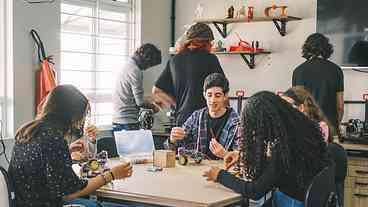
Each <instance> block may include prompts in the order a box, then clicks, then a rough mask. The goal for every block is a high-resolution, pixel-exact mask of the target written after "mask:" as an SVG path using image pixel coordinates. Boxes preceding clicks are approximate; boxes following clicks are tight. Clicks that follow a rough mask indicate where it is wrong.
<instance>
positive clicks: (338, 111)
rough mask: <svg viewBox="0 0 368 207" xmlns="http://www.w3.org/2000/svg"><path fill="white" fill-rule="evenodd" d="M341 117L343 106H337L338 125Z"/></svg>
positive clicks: (342, 115)
mask: <svg viewBox="0 0 368 207" xmlns="http://www.w3.org/2000/svg"><path fill="white" fill-rule="evenodd" d="M343 117H344V107H341V108H338V109H337V121H338V125H340V123H341V121H342V118H343Z"/></svg>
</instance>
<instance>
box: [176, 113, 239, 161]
mask: <svg viewBox="0 0 368 207" xmlns="http://www.w3.org/2000/svg"><path fill="white" fill-rule="evenodd" d="M229 110H230V114H229V117H228V119H227V122H226V124H225V126H224V128H223V129H222V132H221V134H220V137H219V143H220V144H221V145H222V146H223V147H224V148H225V150H227V151H232V150H235V149H238V139H239V133H237V131H238V127H239V122H240V120H239V115H238V114H237V113H236V112H235V110H234V109H233V108H229ZM207 123H208V109H207V107H206V108H202V109H200V110H197V111H195V112H193V114H192V115H191V116H190V117H189V118H188V119H187V120H186V121H185V123H184V124H183V126H182V127H183V128H184V130H185V137H184V139H183V140H181V141H178V142H177V144H176V147H186V148H187V149H198V150H199V151H200V152H202V153H205V154H207V150H208V145H209V142H210V140H209V138H208V137H209V136H208V132H207V130H208V126H207ZM171 147H172V145H171Z"/></svg>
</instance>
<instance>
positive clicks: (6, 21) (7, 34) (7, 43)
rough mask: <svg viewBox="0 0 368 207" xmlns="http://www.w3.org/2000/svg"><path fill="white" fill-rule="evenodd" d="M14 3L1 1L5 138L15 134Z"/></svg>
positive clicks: (0, 90) (0, 123) (0, 92)
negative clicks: (13, 71)
mask: <svg viewBox="0 0 368 207" xmlns="http://www.w3.org/2000/svg"><path fill="white" fill-rule="evenodd" d="M12 3H13V1H12V0H2V1H0V130H1V133H2V134H1V135H2V136H5V137H12V136H13V133H14V123H13V120H14V119H13V115H14V114H13V101H12V100H13V97H12V96H13V73H12V68H13V62H12V59H13V56H12V54H13V50H12V46H13V34H12V31H13V28H12V22H13V20H12V16H13V14H12V11H13V9H12Z"/></svg>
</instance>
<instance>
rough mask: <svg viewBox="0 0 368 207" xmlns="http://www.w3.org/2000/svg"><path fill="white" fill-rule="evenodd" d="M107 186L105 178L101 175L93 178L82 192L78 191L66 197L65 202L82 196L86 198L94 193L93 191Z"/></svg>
mask: <svg viewBox="0 0 368 207" xmlns="http://www.w3.org/2000/svg"><path fill="white" fill-rule="evenodd" d="M103 185H105V180H104V179H103V177H102V176H101V175H99V176H97V177H95V178H92V179H90V180H89V181H88V184H87V186H86V187H85V188H83V189H82V190H80V191H77V192H75V193H72V194H69V195H66V196H65V197H64V200H73V199H76V198H79V197H81V196H85V195H88V194H90V193H92V192H93V191H95V190H96V189H98V188H100V187H101V186H103Z"/></svg>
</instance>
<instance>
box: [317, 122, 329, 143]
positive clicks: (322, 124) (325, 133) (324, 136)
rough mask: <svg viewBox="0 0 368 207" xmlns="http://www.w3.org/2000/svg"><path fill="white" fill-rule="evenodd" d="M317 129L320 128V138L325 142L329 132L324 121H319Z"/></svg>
mask: <svg viewBox="0 0 368 207" xmlns="http://www.w3.org/2000/svg"><path fill="white" fill-rule="evenodd" d="M319 127H320V128H321V131H322V136H323V138H324V139H325V141H326V142H327V140H328V136H329V130H328V125H327V123H326V122H324V121H320V122H319Z"/></svg>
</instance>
